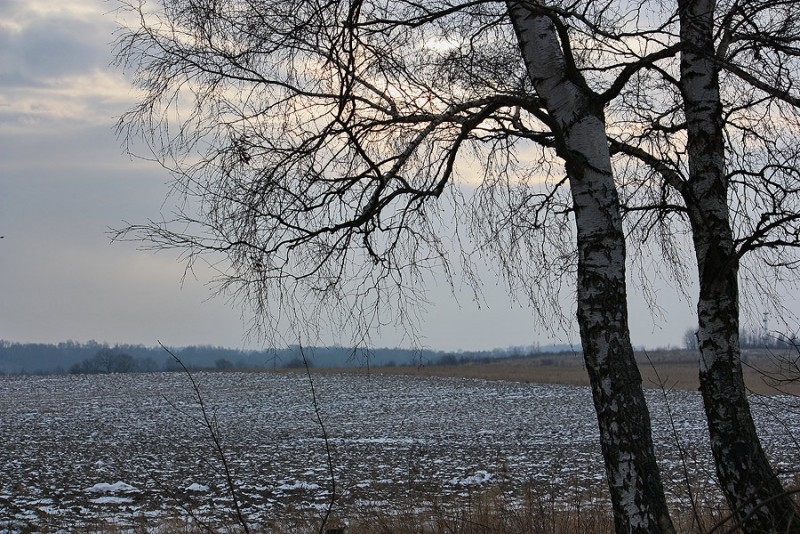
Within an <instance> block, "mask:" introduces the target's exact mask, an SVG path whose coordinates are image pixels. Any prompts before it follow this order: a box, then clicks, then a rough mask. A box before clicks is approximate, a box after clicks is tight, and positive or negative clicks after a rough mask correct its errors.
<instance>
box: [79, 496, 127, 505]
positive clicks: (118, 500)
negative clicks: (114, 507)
mask: <svg viewBox="0 0 800 534" xmlns="http://www.w3.org/2000/svg"><path fill="white" fill-rule="evenodd" d="M89 502H91V503H94V504H127V503H132V502H133V499H130V498H128V497H98V498H96V499H92V500H90V501H89Z"/></svg>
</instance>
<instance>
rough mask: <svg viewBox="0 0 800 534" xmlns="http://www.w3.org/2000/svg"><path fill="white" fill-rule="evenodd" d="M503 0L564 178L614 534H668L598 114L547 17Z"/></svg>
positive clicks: (616, 206) (585, 347) (622, 244)
mask: <svg viewBox="0 0 800 534" xmlns="http://www.w3.org/2000/svg"><path fill="white" fill-rule="evenodd" d="M507 5H508V8H509V14H510V16H511V20H512V22H513V24H514V28H515V30H516V32H517V38H518V41H519V46H520V50H521V52H522V56H523V60H524V61H525V64H526V67H527V69H528V75H529V77H530V79H531V81H532V82H533V84H534V86H535V88H536V91H537V93H538V96H539V97H540V98H541V99H542V100H543V101H544V102H545V106H546V108H547V111H548V113H549V114H550V116H551V118H552V119H553V121H554V133H555V134H556V139H557V143H558V152H559V155H560V156H561V157H562V158H563V159H564V161H565V164H566V169H567V175H568V177H569V183H570V190H571V193H572V198H573V205H574V208H575V223H576V227H577V238H578V254H579V256H578V322H579V325H580V330H581V340H582V343H583V350H584V358H585V361H586V366H587V370H588V373H589V378H590V381H591V384H592V392H593V398H594V404H595V410H596V412H597V416H598V424H599V427H600V441H601V446H602V450H603V457H604V460H605V464H606V473H607V479H608V483H609V488H610V491H611V498H612V504H613V507H614V521H615V527H616V531H617V532H619V533H622V532H625V533H630V532H639V533H645V532H648V533H653V532H674V528H673V526H672V523H671V521H670V518H669V514H668V511H667V506H666V500H665V498H664V493H663V486H662V484H661V480H660V475H659V471H658V466H657V464H656V461H655V454H654V452H653V443H652V436H651V432H650V415H649V412H648V409H647V405H646V403H645V400H644V395H643V392H642V387H641V376H640V374H639V370H638V367H637V365H636V361H635V360H634V357H633V349H632V347H631V343H630V333H629V330H628V316H627V296H626V287H625V240H624V235H623V232H622V218H621V212H620V206H619V199H618V197H617V191H616V187H615V184H614V180H613V173H612V168H611V158H610V154H609V149H608V142H607V140H606V132H605V121H604V118H603V115H602V110H601V108H600V106H597V105H595V101H593V98H594V95H593V94H592V93H591V92H590V91H588V89H587V88H586V86H585V84H583V83H581V80H580V79H579V78H578V76H579V75H578V74H577V73H575V72H570V68H569V66H568V62H567V59H566V58H565V56H564V51H563V50H562V47H561V43H560V42H559V39H558V35H557V32H556V29H555V27H554V25H553V21H552V20H551V19H550V18H549V17H547V16H545V15H543V14H541V13H535V12H533V11H531V9H530V8H529V7H528V5H523V4H521V3H517V2H508V3H507Z"/></svg>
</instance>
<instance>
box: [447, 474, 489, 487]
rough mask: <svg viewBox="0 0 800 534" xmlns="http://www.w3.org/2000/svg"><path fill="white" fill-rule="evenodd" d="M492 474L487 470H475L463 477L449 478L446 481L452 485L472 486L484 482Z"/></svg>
mask: <svg viewBox="0 0 800 534" xmlns="http://www.w3.org/2000/svg"><path fill="white" fill-rule="evenodd" d="M493 478H494V475H492V474H491V473H489V472H488V471H476V472H475V474H474V475H472V476H468V477H464V478H458V477H456V478H451V479H450V480H449V481H448V482H449V483H450V484H451V485H453V486H473V485H480V484H485V483H487V482H489V481H490V480H492V479H493Z"/></svg>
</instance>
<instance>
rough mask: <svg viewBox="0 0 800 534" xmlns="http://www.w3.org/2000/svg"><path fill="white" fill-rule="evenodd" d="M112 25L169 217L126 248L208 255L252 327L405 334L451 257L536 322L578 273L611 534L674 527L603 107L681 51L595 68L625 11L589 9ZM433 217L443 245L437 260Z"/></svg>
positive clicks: (497, 5)
mask: <svg viewBox="0 0 800 534" xmlns="http://www.w3.org/2000/svg"><path fill="white" fill-rule="evenodd" d="M128 8H129V11H128V16H132V20H134V21H136V22H135V23H134V24H133V25H131V26H129V27H128V28H127V29H125V30H123V31H122V33H121V35H120V38H119V42H118V48H117V54H118V58H119V61H120V63H121V64H122V65H123V66H124V67H125V68H127V69H128V72H130V73H131V75H132V77H133V79H134V82H135V85H136V86H137V87H138V88H139V89H140V90H141V91H142V93H141V94H142V96H141V98H140V101H139V104H138V106H137V107H136V108H135V109H133V110H132V111H131V112H130V113H128V114H126V115H125V116H123V117H122V119H121V120H120V131H121V133H122V135H123V137H125V138H127V139H134V138H137V139H144V140H145V141H146V142H147V143H148V145H149V147H150V149H151V150H152V155H153V156H154V158H155V159H156V160H157V161H158V162H159V163H161V164H162V165H163V166H164V167H166V168H167V169H169V170H170V171H171V173H172V175H173V177H174V187H175V190H176V192H177V194H178V195H180V196H181V197H182V198H184V199H186V201H187V202H186V203H185V204H184V205H185V206H186V207H185V208H184V209H183V210H182V211H180V212H178V213H177V214H176V216H175V218H174V219H173V220H167V221H160V222H153V223H151V224H145V225H133V226H131V227H129V228H128V229H127V230H126V231H125V232H123V233H122V234H121V237H124V236H131V235H132V236H135V237H136V238H141V239H145V240H147V241H149V242H150V243H152V244H153V246H155V247H167V248H169V247H177V248H179V249H181V250H183V251H184V252H185V253H186V258H187V261H188V262H189V264H190V265H191V262H193V261H194V260H195V259H196V258H197V257H198V256H201V255H203V254H210V255H211V256H212V257H215V258H217V257H219V256H222V257H223V258H224V262H225V264H224V265H225V267H224V270H222V274H221V284H222V285H221V286H220V290H221V291H228V290H230V291H234V292H235V294H237V295H239V296H240V297H241V298H242V299H244V300H245V301H246V302H247V303H248V304H250V305H252V307H253V310H254V312H255V315H256V317H258V318H259V319H264V320H265V321H267V322H266V327H269V325H270V324H272V323H270V322H269V320H270V319H275V320H278V319H280V318H285V317H288V318H289V322H290V323H291V324H292V325H293V326H295V327H298V328H306V327H310V326H311V325H313V324H316V322H317V321H319V320H320V318H324V319H328V320H330V321H331V322H333V323H336V324H340V323H342V322H344V323H347V324H349V325H350V326H351V327H353V331H355V332H357V333H361V332H365V331H369V329H370V328H371V327H373V326H375V325H380V324H385V323H387V322H392V323H399V324H403V325H411V326H410V327H413V321H409V320H408V317H409V314H413V311H414V309H415V306H416V305H417V304H418V303H419V302H420V301H422V300H424V293H423V292H422V291H421V290H420V288H419V282H420V280H421V273H423V272H425V271H426V270H428V269H431V268H439V269H441V271H440V272H443V273H444V274H445V276H450V275H451V273H452V270H451V267H452V265H453V264H452V261H451V255H452V252H451V251H452V250H453V248H456V249H458V250H460V253H457V254H460V261H459V263H463V264H464V266H465V272H466V276H467V278H468V279H471V276H472V275H473V274H474V271H472V270H471V268H470V266H471V260H472V258H474V257H475V256H474V255H476V254H477V255H479V257H480V258H482V259H483V258H487V257H491V258H493V259H496V260H497V262H498V264H499V269H500V270H501V272H502V273H503V274H504V275H505V276H506V278H507V281H508V283H509V287H510V288H511V289H515V290H519V293H512V298H526V299H528V300H530V302H531V303H532V305H533V306H532V307H533V308H534V309H536V310H539V312H540V313H541V314H542V316H543V317H548V316H552V312H553V311H556V310H557V308H558V306H559V304H558V302H559V301H558V299H557V298H555V297H554V293H553V292H554V291H556V290H557V289H558V288H559V287H560V286H561V284H562V276H563V275H564V274H565V273H575V274H576V275H577V277H576V295H577V299H576V309H577V313H576V315H577V319H578V324H579V329H580V333H581V341H582V344H583V350H584V356H585V361H586V366H587V369H588V371H589V377H590V381H591V384H592V391H593V398H594V403H595V408H596V412H597V416H598V424H599V429H600V440H601V446H602V451H603V457H604V460H605V466H606V472H607V475H608V476H607V478H608V485H609V488H610V494H611V499H612V504H613V510H614V518H615V524H616V530H617V532H620V533H622V532H672V531H674V529H673V527H672V524H671V521H670V518H669V515H668V512H667V506H666V500H665V497H664V492H663V487H662V483H661V480H660V476H659V471H658V466H657V463H656V459H655V454H654V452H653V443H652V437H651V431H650V419H649V414H648V410H647V406H646V404H645V400H644V396H643V393H642V386H641V377H640V375H639V371H638V368H637V366H636V363H635V360H634V357H633V350H632V347H631V343H630V335H629V331H628V319H627V294H626V249H625V240H624V234H623V226H622V215H621V211H620V204H619V198H618V196H617V189H616V187H615V183H614V172H613V169H612V165H611V159H610V152H609V145H608V142H607V140H606V129H607V127H608V125H607V123H606V118H605V114H604V110H605V109H606V107H607V106H608V105H609V103H610V102H612V101H613V100H614V99H615V98H617V97H618V96H619V94H620V92H621V90H622V89H623V88H624V87H625V86H626V83H627V82H628V81H629V80H630V79H631V78H632V77H633V76H634V75H635V74H636V73H637V72H638V71H639V70H640V69H642V68H644V67H646V66H648V65H651V64H652V63H653V62H654V61H656V60H657V59H658V58H663V57H670V56H673V55H674V54H675V53H676V50H677V48H676V47H674V46H668V47H666V48H660V49H659V50H657V51H656V52H655V53H654V54H653V55H650V54H648V53H643V54H642V53H639V52H633V51H632V50H628V51H627V53H626V54H624V59H623V60H622V61H619V60H615V59H612V58H613V57H614V56H615V55H617V54H618V52H619V50H620V49H619V46H620V44H621V43H622V42H623V41H624V38H625V36H624V31H623V33H622V34H619V35H615V36H612V35H611V34H609V33H605V32H604V31H603V30H602V29H603V28H611V29H616V30H620V29H624V27H626V26H629V22H628V20H629V19H630V17H631V16H633V17H634V18H635V17H636V15H635V10H627V11H625V10H618V9H612V8H611V7H610V5H603V6H597V5H596V4H594V3H592V2H587V3H585V4H575V5H573V6H570V9H569V10H566V8H564V6H561V5H556V4H554V5H552V6H544V5H541V4H539V3H529V2H507V3H506V2H488V1H481V0H476V1H472V2H463V3H449V2H438V1H431V2H425V3H411V2H403V1H398V2H390V3H382V2H373V1H366V0H364V1H361V0H358V1H353V2H345V1H341V0H334V1H330V2H326V3H318V2H309V1H303V0H295V1H288V2H285V1H280V2H277V1H273V0H191V1H189V0H165V1H164V2H162V3H161V4H160V5H159V6H157V9H156V8H153V9H151V8H149V7H147V6H146V5H144V4H138V3H134V4H131V5H129V6H128ZM566 21H569V22H570V24H566ZM620 31H621V30H620ZM598 59H601V61H599V63H597V62H596V61H597V60H598ZM604 62H605V63H606V66H602V67H600V68H597V66H596V65H603V63H604ZM601 86H605V88H606V89H605V90H604V91H600V90H599V87H601ZM467 177H468V178H469V180H470V181H469V183H466V180H465V178H467ZM470 189H472V190H473V191H474V194H473V193H470V191H469V190H470ZM465 191H466V192H465ZM446 202H447V203H449V206H451V207H449V208H448V211H445V209H444V207H443V203H446ZM449 210H453V211H454V212H455V213H456V216H457V218H458V220H459V221H460V222H461V223H462V226H457V228H461V230H457V232H458V233H457V234H456V236H455V238H453V239H452V240H449V241H448V240H446V239H447V238H446V237H444V236H443V235H442V230H443V229H444V228H445V227H446V226H449V221H444V220H442V218H443V217H449V215H444V214H449V213H450V211H449ZM460 246H463V248H459V247H460ZM217 265H221V264H220V263H217ZM545 267H546V268H545Z"/></svg>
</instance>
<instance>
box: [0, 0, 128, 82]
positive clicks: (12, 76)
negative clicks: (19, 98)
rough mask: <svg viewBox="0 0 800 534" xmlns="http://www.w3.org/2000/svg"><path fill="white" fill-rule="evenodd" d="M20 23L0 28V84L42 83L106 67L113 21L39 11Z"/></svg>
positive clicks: (13, 9)
mask: <svg viewBox="0 0 800 534" xmlns="http://www.w3.org/2000/svg"><path fill="white" fill-rule="evenodd" d="M6 10H7V11H13V13H12V14H11V16H14V15H16V18H17V20H21V24H19V25H17V26H15V25H11V24H5V25H2V26H0V50H2V52H0V84H2V85H4V86H11V87H18V86H35V87H45V86H48V85H51V84H53V83H54V82H56V81H57V79H58V78H61V77H64V76H72V75H80V74H86V73H89V72H91V71H92V70H93V69H102V68H105V67H106V66H107V65H108V63H109V61H110V55H109V49H110V45H109V42H110V41H111V32H112V30H113V22H112V21H111V19H108V20H107V19H106V18H104V17H102V16H100V14H99V13H98V16H97V17H96V19H94V20H86V19H84V18H82V17H78V16H70V15H69V14H68V13H67V14H64V13H56V14H52V15H42V14H38V13H36V12H33V13H28V14H27V15H28V16H26V17H21V15H22V13H21V12H20V11H21V9H20V7H19V6H18V5H17V6H16V7H15V6H14V4H13V3H12V6H11V7H10V8H6Z"/></svg>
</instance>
